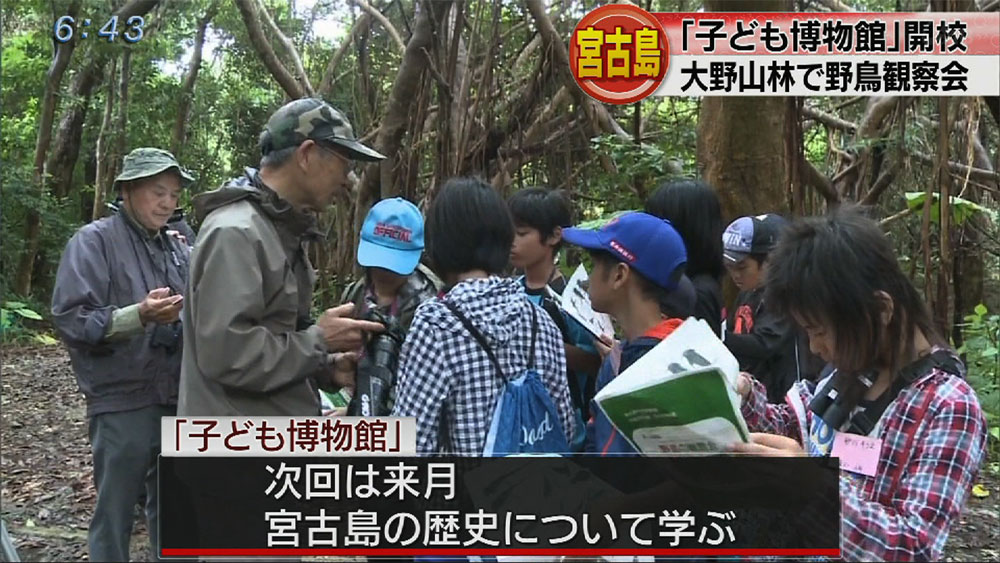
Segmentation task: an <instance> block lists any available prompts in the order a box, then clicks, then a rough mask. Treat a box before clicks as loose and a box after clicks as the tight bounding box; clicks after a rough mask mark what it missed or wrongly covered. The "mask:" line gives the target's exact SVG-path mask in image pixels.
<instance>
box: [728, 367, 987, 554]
mask: <svg viewBox="0 0 1000 563" xmlns="http://www.w3.org/2000/svg"><path fill="white" fill-rule="evenodd" d="M823 385H825V381H823V382H821V383H820V384H819V385H818V386H816V388H817V389H821V388H822V387H823ZM813 393H814V391H813V388H811V387H810V385H808V384H806V383H804V382H799V383H797V384H796V385H795V386H794V387H792V389H790V390H789V391H788V394H787V395H786V397H785V403H784V404H768V403H767V402H766V400H767V393H766V391H765V389H764V387H763V385H761V384H760V382H758V381H756V380H753V389H752V391H751V393H750V395H749V396H748V397H747V399H746V400H745V401H744V403H743V407H742V411H743V416H744V417H745V419H746V422H747V426H748V427H749V428H750V430H751V431H754V432H770V433H774V434H781V435H784V436H789V437H793V438H797V439H798V440H800V441H801V442H802V443H803V444H806V441H807V440H809V439H810V438H809V431H808V429H809V428H811V425H812V424H813V420H814V414H813V413H812V411H810V410H809V408H808V405H809V403H810V401H811V400H812V397H813ZM816 418H818V417H816ZM986 428H987V427H986V420H985V418H984V417H983V413H982V410H981V409H980V406H979V399H977V398H976V393H975V391H973V390H972V388H971V387H970V386H969V384H968V383H966V382H965V380H964V379H962V378H960V377H957V376H955V375H952V374H949V373H947V372H944V371H942V370H940V369H937V368H935V369H933V370H930V371H928V373H926V374H924V375H922V376H921V377H919V378H918V379H917V380H916V381H915V382H914V383H913V384H912V385H909V386H907V387H906V388H905V389H903V391H902V392H901V393H900V394H899V396H897V397H896V399H895V400H893V401H892V403H890V404H889V406H888V407H887V408H886V410H885V412H884V413H883V414H882V417H881V418H880V419H879V422H878V424H877V425H876V426H875V428H874V430H873V431H872V434H871V436H873V437H876V438H879V439H881V440H882V450H881V455H880V457H879V465H878V471H877V472H876V475H875V476H874V477H867V476H864V475H859V474H854V473H849V472H847V471H842V472H841V478H840V506H841V508H840V510H841V518H842V521H843V524H842V525H841V532H840V545H841V555H842V557H843V558H844V559H846V560H863V561H872V560H876V561H899V560H906V561H913V560H925V561H926V560H938V559H940V558H941V552H942V550H943V549H944V544H945V541H946V540H947V539H948V532H949V530H950V528H951V523H952V521H953V520H955V519H956V518H958V516H959V514H960V513H961V510H962V506H963V504H964V502H965V497H966V495H967V494H968V492H969V489H970V488H971V487H972V484H973V482H974V480H975V477H976V474H977V473H978V471H979V464H980V462H981V461H982V460H983V456H984V450H985V447H986V436H987V433H986ZM806 449H807V450H808V449H809V448H806Z"/></svg>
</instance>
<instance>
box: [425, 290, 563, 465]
mask: <svg viewBox="0 0 1000 563" xmlns="http://www.w3.org/2000/svg"><path fill="white" fill-rule="evenodd" d="M445 305H446V306H447V307H448V308H449V309H450V310H451V312H452V313H454V315H455V316H456V317H457V318H458V320H459V321H461V322H462V325H463V326H465V329H466V330H467V331H469V333H470V334H472V336H473V338H475V339H476V342H478V343H479V345H480V346H482V348H483V350H485V351H486V355H487V356H489V358H490V362H491V363H492V364H493V367H494V368H495V369H496V373H497V377H498V378H500V381H501V382H503V387H502V388H501V389H500V396H499V398H498V399H497V404H496V407H494V409H493V419H492V421H491V423H490V429H489V432H488V433H487V435H486V444H485V446H484V447H483V455H484V456H505V455H515V454H550V453H556V454H561V453H566V452H568V451H570V448H569V443H568V442H567V441H566V436H565V435H564V434H563V430H562V425H561V423H560V421H559V411H557V410H556V406H555V403H553V402H552V397H550V396H549V392H548V391H547V390H546V389H545V386H544V385H543V384H542V380H541V378H540V377H539V375H538V372H537V371H536V370H535V367H534V366H535V337H536V335H537V332H538V313H537V312H536V311H535V309H536V307H535V306H534V305H530V307H531V348H530V351H529V352H528V369H526V370H525V371H524V372H523V373H522V374H521V375H519V376H518V377H516V378H515V379H507V378H506V377H504V375H503V370H502V369H501V368H500V362H499V361H497V357H496V354H494V353H493V350H492V349H490V347H489V345H488V344H487V343H486V338H485V337H483V335H482V333H481V332H479V330H477V329H476V327H475V326H473V325H472V323H471V322H470V321H469V319H467V318H466V317H465V315H463V314H462V313H461V311H459V310H458V307H456V306H455V305H454V304H453V303H451V302H449V301H447V300H445Z"/></svg>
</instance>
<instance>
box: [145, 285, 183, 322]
mask: <svg viewBox="0 0 1000 563" xmlns="http://www.w3.org/2000/svg"><path fill="white" fill-rule="evenodd" d="M183 305H184V296H183V295H170V288H169V287H158V288H156V289H154V290H153V291H150V292H149V293H148V294H147V295H146V297H145V298H144V299H143V300H142V301H140V302H139V320H140V321H142V324H143V326H146V325H147V324H149V322H150V321H152V322H154V323H156V324H170V323H173V322H176V321H177V320H178V319H179V318H180V314H181V307H182V306H183Z"/></svg>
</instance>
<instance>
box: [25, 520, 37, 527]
mask: <svg viewBox="0 0 1000 563" xmlns="http://www.w3.org/2000/svg"><path fill="white" fill-rule="evenodd" d="M24 527H25V528H34V527H35V521H34V520H32V519H31V518H28V521H27V522H25V523H24Z"/></svg>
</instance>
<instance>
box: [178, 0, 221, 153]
mask: <svg viewBox="0 0 1000 563" xmlns="http://www.w3.org/2000/svg"><path fill="white" fill-rule="evenodd" d="M218 8H219V2H218V0H215V1H213V2H212V4H211V5H210V6H209V7H208V11H207V12H206V13H205V16H204V17H203V18H201V20H199V21H198V32H197V33H196V34H195V36H194V51H193V52H192V53H191V61H190V62H189V63H188V69H187V74H186V75H185V76H184V84H183V86H181V97H180V101H179V103H178V107H177V119H176V120H174V129H173V132H172V133H171V135H170V152H172V153H174V156H175V157H176V158H178V159H179V158H180V157H181V149H182V148H183V147H184V137H185V132H186V130H187V122H188V112H189V111H190V110H191V102H192V101H193V100H194V85H195V83H196V82H197V81H198V71H199V69H201V52H202V49H203V48H204V46H205V32H206V30H207V28H208V24H209V22H211V21H212V18H214V17H215V12H216V11H217V10H218Z"/></svg>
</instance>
